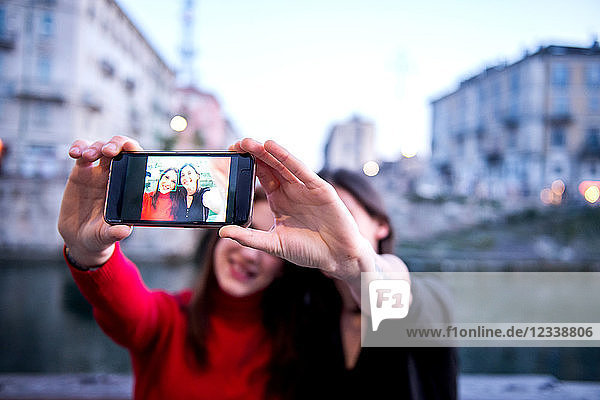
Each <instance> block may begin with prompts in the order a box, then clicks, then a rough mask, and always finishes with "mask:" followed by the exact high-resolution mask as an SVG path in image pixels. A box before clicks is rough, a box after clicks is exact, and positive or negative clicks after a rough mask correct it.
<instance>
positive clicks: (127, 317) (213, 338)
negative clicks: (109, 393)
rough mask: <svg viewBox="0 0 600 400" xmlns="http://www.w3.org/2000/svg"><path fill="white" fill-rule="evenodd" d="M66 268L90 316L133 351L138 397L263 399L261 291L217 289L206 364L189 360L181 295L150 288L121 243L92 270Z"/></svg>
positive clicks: (265, 346)
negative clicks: (239, 294)
mask: <svg viewBox="0 0 600 400" xmlns="http://www.w3.org/2000/svg"><path fill="white" fill-rule="evenodd" d="M70 267H71V273H72V275H73V278H74V279H75V282H76V283H77V285H78V286H79V289H80V290H81V292H82V293H83V295H84V296H85V297H86V298H87V299H88V301H89V302H90V303H91V304H92V306H93V308H94V316H95V318H96V320H97V322H98V324H99V325H100V327H101V328H102V329H103V330H104V332H105V333H106V334H107V335H108V336H110V337H111V338H112V339H113V340H114V341H115V342H117V343H118V344H121V345H123V346H125V347H126V348H127V349H128V350H129V352H130V355H131V359H132V363H133V372H134V377H135V388H134V398H135V399H144V400H151V399H170V400H177V399H186V400H189V399H217V400H218V399H263V398H264V397H265V395H264V391H265V386H266V383H267V380H268V374H267V371H266V366H267V365H268V362H269V360H270V355H271V342H270V341H269V340H268V336H267V334H266V332H265V330H264V328H263V325H262V317H261V315H262V314H261V311H260V298H261V294H260V293H259V294H257V295H253V296H251V297H247V298H243V299H240V298H234V297H231V296H229V295H227V294H225V293H224V292H222V291H218V294H217V295H216V296H217V299H216V300H217V301H216V304H217V309H216V311H215V312H214V314H213V315H211V317H210V324H211V327H212V330H211V334H210V335H209V339H208V343H207V345H208V346H207V347H208V358H209V366H208V368H207V369H206V370H200V369H199V368H198V367H197V366H196V364H195V362H193V361H190V360H191V359H192V358H191V356H192V350H191V348H190V347H189V345H188V344H187V343H186V334H187V316H186V313H185V311H183V310H182V307H181V305H182V301H183V303H184V304H185V303H186V302H188V301H189V299H190V297H191V293H190V292H189V291H187V292H183V293H181V294H180V295H179V296H178V297H175V296H173V295H171V294H168V293H166V292H164V291H152V290H149V289H148V288H147V287H146V286H145V285H144V283H143V281H142V280H141V277H140V274H139V271H138V269H137V268H136V266H135V264H133V263H132V262H131V261H130V260H129V259H127V258H126V257H125V256H124V255H123V253H122V252H121V250H120V248H119V244H118V243H117V247H116V249H115V252H114V254H113V255H112V257H111V258H110V259H109V260H108V262H107V263H106V264H105V265H104V266H103V267H102V268H99V269H97V270H94V271H88V272H84V271H80V270H77V269H75V268H73V267H72V266H70Z"/></svg>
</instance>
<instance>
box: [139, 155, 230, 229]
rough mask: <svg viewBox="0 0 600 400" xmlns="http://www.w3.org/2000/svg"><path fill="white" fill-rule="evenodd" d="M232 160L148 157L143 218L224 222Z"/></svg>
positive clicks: (151, 219) (223, 158) (226, 158)
mask: <svg viewBox="0 0 600 400" xmlns="http://www.w3.org/2000/svg"><path fill="white" fill-rule="evenodd" d="M230 163H231V159H230V158H229V157H210V158H203V159H199V158H194V157H182V156H172V157H153V156H150V157H148V161H147V164H146V178H145V184H144V193H143V197H142V209H141V216H140V219H141V220H144V221H176V222H223V221H225V216H226V207H227V191H228V186H229V168H230Z"/></svg>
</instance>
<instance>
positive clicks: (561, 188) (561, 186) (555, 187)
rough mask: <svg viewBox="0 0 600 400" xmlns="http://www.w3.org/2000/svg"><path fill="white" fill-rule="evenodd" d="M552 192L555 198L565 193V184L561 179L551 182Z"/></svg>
mask: <svg viewBox="0 0 600 400" xmlns="http://www.w3.org/2000/svg"><path fill="white" fill-rule="evenodd" d="M550 188H551V189H552V192H553V193H554V194H555V195H557V196H562V195H563V193H564V192H565V183H564V182H563V181H562V180H561V179H557V180H555V181H554V182H552V186H550Z"/></svg>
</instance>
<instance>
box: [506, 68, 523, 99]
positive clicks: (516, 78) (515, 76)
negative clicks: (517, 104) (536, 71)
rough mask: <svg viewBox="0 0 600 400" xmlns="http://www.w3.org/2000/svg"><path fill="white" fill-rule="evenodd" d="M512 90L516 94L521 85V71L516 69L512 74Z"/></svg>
mask: <svg viewBox="0 0 600 400" xmlns="http://www.w3.org/2000/svg"><path fill="white" fill-rule="evenodd" d="M509 85H510V91H511V93H513V94H515V93H517V92H518V91H519V89H520V87H521V77H520V75H519V71H514V72H513V73H512V74H511V75H510V82H509Z"/></svg>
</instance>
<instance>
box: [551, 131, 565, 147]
mask: <svg viewBox="0 0 600 400" xmlns="http://www.w3.org/2000/svg"><path fill="white" fill-rule="evenodd" d="M565 136H566V135H565V129H564V128H560V127H557V128H554V129H552V132H551V135H550V143H551V144H552V146H554V147H562V146H564V145H565V139H566V138H565Z"/></svg>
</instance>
